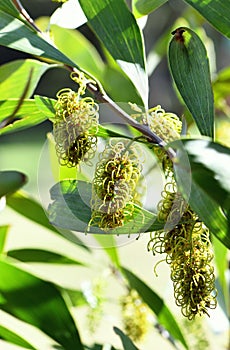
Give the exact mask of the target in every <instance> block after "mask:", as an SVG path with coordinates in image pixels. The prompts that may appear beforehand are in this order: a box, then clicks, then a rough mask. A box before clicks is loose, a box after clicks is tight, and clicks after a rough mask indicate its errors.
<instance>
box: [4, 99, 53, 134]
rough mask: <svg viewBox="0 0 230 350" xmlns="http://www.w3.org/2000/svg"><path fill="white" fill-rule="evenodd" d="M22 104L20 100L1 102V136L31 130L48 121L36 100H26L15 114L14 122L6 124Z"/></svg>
mask: <svg viewBox="0 0 230 350" xmlns="http://www.w3.org/2000/svg"><path fill="white" fill-rule="evenodd" d="M20 103H21V101H20V99H10V100H6V101H0V135H4V134H10V133H13V132H16V131H19V130H25V129H28V128H31V127H33V126H35V125H38V124H40V123H42V122H43V121H45V120H46V119H47V116H46V115H44V114H43V113H41V112H40V110H39V109H38V108H37V106H36V103H35V101H34V100H24V101H23V102H22V105H21V106H20V108H19V109H18V111H17V112H16V113H15V115H14V120H12V121H10V123H5V121H7V118H8V117H10V116H11V115H12V113H14V111H15V109H16V108H17V106H18V104H20ZM15 119H16V120H15ZM4 125H5V126H4ZM1 126H2V127H1Z"/></svg>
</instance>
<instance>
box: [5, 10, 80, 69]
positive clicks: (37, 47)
mask: <svg viewBox="0 0 230 350" xmlns="http://www.w3.org/2000/svg"><path fill="white" fill-rule="evenodd" d="M0 18H1V21H0V45H3V46H7V47H10V48H11V49H15V50H19V51H23V52H27V53H29V54H31V55H35V56H40V57H43V58H49V59H51V60H54V61H57V62H61V63H64V64H68V65H70V66H73V67H76V64H74V63H73V62H72V61H71V60H70V59H69V58H68V57H66V56H65V55H64V54H63V53H61V52H60V51H59V50H57V49H56V48H55V47H54V46H53V45H52V44H49V43H48V42H47V41H46V40H45V39H43V38H42V37H41V35H39V34H38V33H36V32H35V31H34V30H33V29H31V28H30V27H28V26H27V25H25V23H23V22H22V21H20V20H18V19H17V18H14V17H13V16H11V15H9V14H7V13H5V12H3V11H1V10H0Z"/></svg>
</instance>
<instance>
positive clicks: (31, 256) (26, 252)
mask: <svg viewBox="0 0 230 350" xmlns="http://www.w3.org/2000/svg"><path fill="white" fill-rule="evenodd" d="M7 255H8V256H10V257H11V258H14V259H17V260H20V261H23V262H36V263H50V264H74V265H82V266H83V265H84V264H83V263H81V262H80V261H79V260H76V259H73V258H69V257H67V256H64V255H61V254H58V253H55V252H50V251H48V250H42V249H29V248H24V249H14V250H9V251H8V252H7Z"/></svg>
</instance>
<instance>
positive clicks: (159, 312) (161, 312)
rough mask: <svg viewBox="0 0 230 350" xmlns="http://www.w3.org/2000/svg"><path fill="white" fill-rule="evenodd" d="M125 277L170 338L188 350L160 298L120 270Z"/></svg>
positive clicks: (177, 326) (176, 324)
mask: <svg viewBox="0 0 230 350" xmlns="http://www.w3.org/2000/svg"><path fill="white" fill-rule="evenodd" d="M122 270H123V273H124V275H125V277H126V278H127V280H128V283H129V285H130V287H131V288H132V289H135V290H136V291H137V292H138V294H139V295H140V297H141V299H142V300H143V301H144V302H145V303H146V304H147V305H148V306H149V308H150V309H151V310H152V311H153V312H154V313H155V315H156V317H157V319H158V322H159V323H160V324H161V325H162V326H163V327H165V328H166V329H167V331H168V332H169V333H170V334H171V336H172V337H173V338H174V339H176V340H179V341H180V342H181V343H182V344H183V345H184V346H185V348H186V349H188V346H187V343H186V341H185V339H184V336H183V334H182V333H181V330H180V328H179V325H178V323H177V321H176V319H175V318H174V316H173V314H172V313H171V312H170V310H169V309H168V307H167V306H166V304H165V303H164V300H163V299H162V298H160V297H159V296H158V295H157V294H156V293H155V292H154V291H153V290H152V289H151V288H150V287H149V286H147V284H145V283H144V282H143V281H142V280H140V279H139V278H138V277H137V276H136V275H134V274H133V273H132V272H131V271H130V270H127V269H126V268H124V267H123V268H122Z"/></svg>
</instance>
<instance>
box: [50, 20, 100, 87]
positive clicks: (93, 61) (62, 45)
mask: <svg viewBox="0 0 230 350" xmlns="http://www.w3.org/2000/svg"><path fill="white" fill-rule="evenodd" d="M51 32H52V37H53V40H54V43H55V45H56V46H57V48H58V49H59V50H60V51H61V52H63V53H64V54H65V55H66V56H67V57H69V58H70V59H71V60H72V61H73V62H75V63H76V64H77V65H78V66H79V67H81V68H82V69H84V70H85V71H87V72H88V73H90V74H92V75H93V76H95V77H96V78H97V79H99V80H100V81H101V80H102V77H103V71H104V68H105V65H104V63H103V61H102V59H101V57H100V55H99V54H98V52H97V50H96V49H95V47H94V46H93V45H92V44H91V42H90V41H88V40H87V39H86V37H85V36H83V35H82V34H81V33H80V32H78V31H76V30H71V29H65V28H60V27H58V26H55V25H53V26H51Z"/></svg>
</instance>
